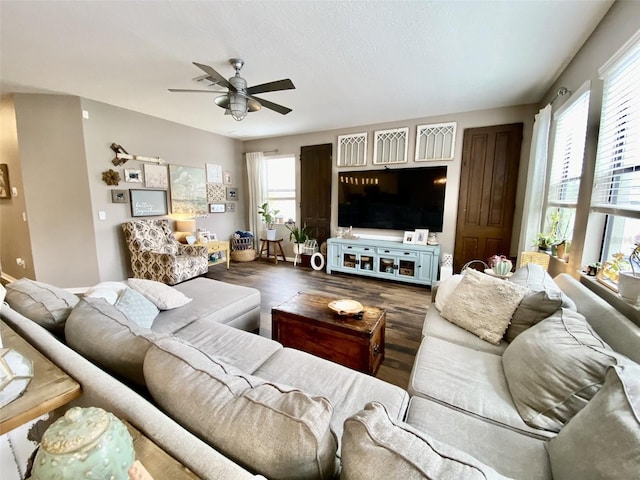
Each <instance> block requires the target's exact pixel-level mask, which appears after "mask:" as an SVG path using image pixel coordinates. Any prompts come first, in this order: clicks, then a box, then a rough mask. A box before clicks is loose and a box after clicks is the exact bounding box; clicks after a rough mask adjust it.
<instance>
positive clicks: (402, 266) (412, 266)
mask: <svg viewBox="0 0 640 480" xmlns="http://www.w3.org/2000/svg"><path fill="white" fill-rule="evenodd" d="M416 270H417V269H416V262H415V261H414V260H400V261H399V262H398V275H401V276H403V277H415V276H416Z"/></svg>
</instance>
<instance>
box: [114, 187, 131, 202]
mask: <svg viewBox="0 0 640 480" xmlns="http://www.w3.org/2000/svg"><path fill="white" fill-rule="evenodd" d="M111 202H112V203H129V197H128V195H127V191H126V190H111Z"/></svg>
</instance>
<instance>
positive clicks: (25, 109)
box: [0, 94, 247, 287]
mask: <svg viewBox="0 0 640 480" xmlns="http://www.w3.org/2000/svg"><path fill="white" fill-rule="evenodd" d="M14 105H15V109H14ZM83 111H84V112H86V113H87V114H88V116H89V118H83ZM0 118H1V119H2V138H1V139H0V140H1V142H0V143H1V149H2V150H0V151H1V152H2V163H10V175H11V180H12V184H13V186H17V188H18V189H19V195H18V197H16V198H15V199H11V200H2V201H0V214H1V218H0V227H1V228H2V229H1V230H0V250H1V251H2V266H3V274H4V275H8V276H10V277H14V278H20V277H23V276H27V277H29V278H34V279H36V280H41V281H44V282H48V283H52V284H55V285H59V286H62V287H79V286H87V285H92V284H95V283H97V282H99V281H104V280H122V279H125V278H127V276H129V274H130V271H129V262H128V258H129V257H128V251H127V250H126V246H125V245H124V242H123V236H122V231H121V228H120V225H121V224H122V223H123V222H125V221H127V220H129V219H130V218H131V214H130V205H129V204H114V203H112V202H111V192H110V191H111V189H112V188H119V189H129V188H144V186H143V185H140V184H133V183H123V182H121V183H120V185H119V186H118V187H109V186H107V185H106V184H105V183H104V182H103V181H102V172H103V171H105V170H108V169H109V168H113V169H114V170H116V171H119V172H120V174H121V176H122V177H123V178H124V171H123V170H124V166H122V167H114V166H113V164H112V163H111V160H112V159H113V158H114V156H115V154H114V152H113V151H112V150H111V149H110V148H109V146H110V145H111V143H113V142H115V143H118V144H121V145H123V146H124V147H125V148H126V149H127V150H128V151H129V153H132V154H136V155H145V156H150V157H156V156H160V157H162V158H164V159H165V160H166V161H167V162H168V163H171V164H179V165H188V166H197V167H202V168H204V166H205V163H213V164H217V165H222V167H223V170H226V171H230V172H231V173H232V178H233V179H234V183H233V185H232V186H236V187H238V188H239V192H240V200H239V201H238V202H236V204H237V208H236V212H235V213H224V214H211V215H209V216H208V217H206V218H199V219H198V220H197V226H198V227H199V228H206V229H209V230H210V231H212V232H215V233H217V235H218V236H219V238H228V237H229V236H230V235H231V234H232V233H233V232H234V231H236V230H238V229H244V228H246V227H245V225H246V223H247V222H246V211H245V205H244V201H243V200H242V198H243V192H246V168H245V165H244V162H243V158H242V145H241V142H239V141H237V140H234V139H231V138H227V137H221V136H219V135H215V134H212V133H209V132H205V131H202V130H197V129H194V128H191V127H186V126H184V125H179V124H176V123H173V122H168V121H166V120H162V119H158V118H154V117H150V116H147V115H143V114H139V113H136V112H132V111H129V110H124V109H121V108H118V107H114V106H110V105H106V104H102V103H99V102H94V101H90V100H86V99H80V98H79V97H74V96H66V95H43V94H16V95H15V96H14V97H13V98H6V99H3V101H2V116H1V117H0ZM125 166H126V167H127V168H140V169H142V166H141V162H135V161H129V162H127V163H126V164H125ZM22 212H25V215H26V218H27V222H24V221H23V220H22ZM99 212H104V213H105V215H106V218H105V220H100V219H99ZM18 256H19V257H21V258H24V259H25V260H26V263H27V268H26V269H23V268H21V267H18V266H17V265H16V262H15V258H16V257H18Z"/></svg>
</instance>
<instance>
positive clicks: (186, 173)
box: [169, 165, 209, 215]
mask: <svg viewBox="0 0 640 480" xmlns="http://www.w3.org/2000/svg"><path fill="white" fill-rule="evenodd" d="M206 180H207V179H206V176H205V171H204V168H198V167H186V166H183V165H169V181H170V183H171V213H188V214H191V215H205V214H207V213H208V212H209V209H208V204H207V186H206V185H207V182H206Z"/></svg>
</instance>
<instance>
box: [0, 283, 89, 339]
mask: <svg viewBox="0 0 640 480" xmlns="http://www.w3.org/2000/svg"><path fill="white" fill-rule="evenodd" d="M78 300H79V299H78V297H77V296H75V295H74V294H73V293H71V292H69V291H67V290H64V289H63V288H58V287H54V286H53V285H49V284H47V283H44V282H38V281H35V280H31V279H29V278H21V279H20V280H16V281H14V282H11V283H9V284H8V285H7V295H6V301H7V303H8V304H9V306H10V307H11V308H12V309H14V310H15V311H16V312H18V313H20V314H22V315H24V316H25V317H27V318H29V319H31V320H33V321H34V322H36V323H37V324H38V325H40V326H42V327H44V328H46V329H47V330H49V331H51V332H54V333H57V334H61V333H63V332H64V325H65V322H66V321H67V317H68V316H69V314H70V313H71V310H72V309H73V307H74V306H75V305H76V304H77V303H78Z"/></svg>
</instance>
